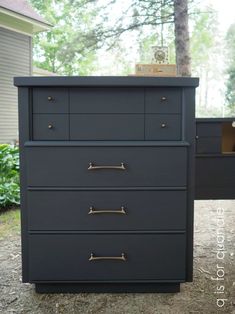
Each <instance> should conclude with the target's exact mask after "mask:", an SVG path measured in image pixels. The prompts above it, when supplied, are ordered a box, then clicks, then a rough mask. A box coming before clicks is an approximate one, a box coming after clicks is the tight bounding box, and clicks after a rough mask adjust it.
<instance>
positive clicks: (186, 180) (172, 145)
mask: <svg viewBox="0 0 235 314" xmlns="http://www.w3.org/2000/svg"><path fill="white" fill-rule="evenodd" d="M14 82H15V85H16V86H18V87H19V118H20V119H19V127H20V163H21V167H20V168H21V213H22V253H23V256H22V257H23V282H30V283H35V284H36V290H37V291H38V292H79V291H82V292H85V291H88V292H104V291H109V292H111V291H112V292H130V291H132V292H150V291H152V292H176V291H179V289H180V283H181V282H186V281H192V268H193V203H194V153H195V152H194V147H195V144H194V141H195V129H194V128H195V123H194V121H195V120H194V119H195V118H194V107H195V104H194V98H195V87H196V86H198V79H197V78H151V77H46V78H44V77H18V78H15V81H14Z"/></svg>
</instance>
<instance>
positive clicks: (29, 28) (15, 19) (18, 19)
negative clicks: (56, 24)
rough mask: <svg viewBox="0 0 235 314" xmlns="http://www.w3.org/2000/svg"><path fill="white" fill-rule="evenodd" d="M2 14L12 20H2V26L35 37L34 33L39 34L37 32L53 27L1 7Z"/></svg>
mask: <svg viewBox="0 0 235 314" xmlns="http://www.w3.org/2000/svg"><path fill="white" fill-rule="evenodd" d="M0 14H2V16H3V17H4V16H5V17H7V18H8V19H9V18H10V19H11V21H10V20H7V19H6V18H5V19H4V18H2V19H1V22H0V25H1V26H3V27H6V28H9V29H13V30H15V31H19V32H24V33H27V34H28V35H33V34H34V33H37V32H43V31H47V30H48V29H50V28H51V27H52V26H53V25H51V24H49V23H47V22H42V21H39V20H36V19H33V18H30V17H28V16H25V15H22V14H19V13H17V12H14V11H12V10H8V9H6V8H3V7H1V6H0ZM10 22H12V24H13V25H10V24H11V23H10ZM22 29H23V30H22ZM24 29H25V30H24Z"/></svg>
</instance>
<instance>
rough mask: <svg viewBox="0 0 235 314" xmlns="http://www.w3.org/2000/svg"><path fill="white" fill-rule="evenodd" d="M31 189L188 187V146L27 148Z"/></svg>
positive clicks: (28, 182) (28, 178) (28, 181)
mask: <svg viewBox="0 0 235 314" xmlns="http://www.w3.org/2000/svg"><path fill="white" fill-rule="evenodd" d="M26 158H27V184H28V185H29V186H44V187H45V186H66V187H69V186H82V187H96V186H98V187H102V186H103V187H105V186H107V187H108V186H110V187H112V186H113V187H117V186H123V187H124V186H162V187H165V186H166V187H169V186H173V187H174V186H186V181H187V180H186V177H187V176H186V168H187V147H185V146H175V147H171V146H167V147H164V146H163V147H159V146H157V147H156V146H153V147H152V146H150V147H149V146H147V147H141V146H139V147H126V146H121V147H117V146H113V147H110V146H102V147H100V146H84V147H83V146H72V147H71V146H55V147H51V146H48V147H47V146H34V147H26Z"/></svg>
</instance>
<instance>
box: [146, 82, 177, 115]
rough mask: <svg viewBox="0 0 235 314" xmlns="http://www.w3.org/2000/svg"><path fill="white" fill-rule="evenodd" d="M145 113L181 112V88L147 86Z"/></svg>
mask: <svg viewBox="0 0 235 314" xmlns="http://www.w3.org/2000/svg"><path fill="white" fill-rule="evenodd" d="M145 93H146V94H145V103H146V113H181V111H182V89H181V88H175V87H171V88H170V87H169V88H164V87H163V88H154V87H153V88H147V89H146V92H145Z"/></svg>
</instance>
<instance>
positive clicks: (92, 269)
mask: <svg viewBox="0 0 235 314" xmlns="http://www.w3.org/2000/svg"><path fill="white" fill-rule="evenodd" d="M92 254H93V255H92ZM29 256H30V258H29V277H30V282H34V281H57V282H58V281H81V280H83V281H84V280H85V281H86V280H87V281H89V280H90V281H91V280H103V281H104V280H114V281H115V280H119V281H120V280H160V281H161V280H169V281H171V280H179V281H183V280H185V235H184V234H141V235H140V234H95V235H94V234H86V235H85V234H79V235H78V234H64V235H62V234H54V235H53V234H50V235H46V234H43V235H39V234H37V235H36V234H35V235H31V236H30V238H29ZM97 257H98V258H97ZM109 257H117V258H116V259H111V258H109Z"/></svg>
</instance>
